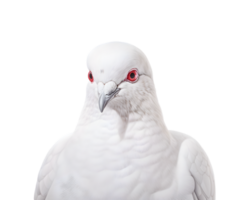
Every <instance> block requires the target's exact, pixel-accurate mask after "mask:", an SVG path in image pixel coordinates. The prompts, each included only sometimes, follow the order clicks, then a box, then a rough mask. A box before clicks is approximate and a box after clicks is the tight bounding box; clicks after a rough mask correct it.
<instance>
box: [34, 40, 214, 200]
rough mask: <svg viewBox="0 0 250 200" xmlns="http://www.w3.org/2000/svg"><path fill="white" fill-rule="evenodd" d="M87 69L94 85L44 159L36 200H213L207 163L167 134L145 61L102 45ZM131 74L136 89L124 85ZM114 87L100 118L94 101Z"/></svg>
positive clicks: (183, 140)
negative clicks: (71, 127) (71, 126)
mask: <svg viewBox="0 0 250 200" xmlns="http://www.w3.org/2000/svg"><path fill="white" fill-rule="evenodd" d="M88 67H89V69H90V70H91V71H92V74H93V76H94V83H89V84H88V86H87V95H86V101H85V105H84V108H83V111H82V114H81V117H80V119H79V123H78V125H77V127H76V130H75V131H74V133H73V134H72V135H71V136H70V137H69V138H68V139H64V140H62V141H61V142H59V143H57V144H56V145H55V147H53V148H52V150H51V151H50V152H49V154H48V156H47V157H46V159H45V161H44V164H43V165H42V168H41V171H40V173H39V177H38V182H37V187H36V191H35V200H45V199H46V200H59V199H60V200H61V199H65V200H72V199H74V200H84V199H86V200H103V199H108V200H118V199H119V200H123V199H124V200H125V199H126V200H139V199H141V200H149V199H154V200H166V199H167V200H197V199H198V200H203V199H206V200H214V199H215V185H214V178H213V172H212V168H211V165H210V163H209V160H208V157H207V156H206V154H205V152H204V151H203V150H202V148H201V147H200V145H199V144H198V143H197V142H196V141H195V140H193V139H192V138H190V137H189V136H187V135H184V134H182V133H178V132H173V131H168V130H167V128H166V126H165V123H164V120H163V117H162V113H161V109H160V106H159V104H158V100H157V97H156V92H155V87H154V82H153V79H152V72H151V68H150V65H149V63H148V61H147V59H146V57H145V55H144V54H143V53H142V52H141V51H140V50H138V49H137V48H136V47H134V46H132V45H128V44H125V43H118V42H115V43H108V44H104V45H101V46H99V47H97V48H96V49H95V50H93V51H92V52H91V53H90V55H89V58H88ZM133 68H136V69H137V70H138V71H139V74H140V77H139V80H138V81H137V82H136V83H134V84H133V83H130V82H126V81H124V79H125V78H126V76H127V73H128V72H129V70H130V69H133ZM117 87H118V88H120V89H121V90H120V92H119V93H118V94H117V95H116V97H115V98H113V99H112V100H111V101H110V102H109V103H108V105H107V107H106V108H105V110H104V112H103V113H101V112H100V111H99V107H98V97H99V95H100V94H102V93H105V94H109V93H110V92H112V91H114V90H115V89H116V88H117Z"/></svg>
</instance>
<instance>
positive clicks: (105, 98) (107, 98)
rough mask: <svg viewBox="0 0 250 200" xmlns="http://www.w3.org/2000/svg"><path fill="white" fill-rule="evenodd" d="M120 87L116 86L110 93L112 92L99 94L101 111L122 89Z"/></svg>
mask: <svg viewBox="0 0 250 200" xmlns="http://www.w3.org/2000/svg"><path fill="white" fill-rule="evenodd" d="M120 90H121V89H120V88H116V89H115V91H114V92H112V93H110V94H104V93H102V94H101V95H100V96H99V109H100V111H101V112H103V110H104V108H105V107H106V105H107V104H108V102H109V101H110V100H111V99H113V98H114V97H115V95H116V94H118V92H119V91H120Z"/></svg>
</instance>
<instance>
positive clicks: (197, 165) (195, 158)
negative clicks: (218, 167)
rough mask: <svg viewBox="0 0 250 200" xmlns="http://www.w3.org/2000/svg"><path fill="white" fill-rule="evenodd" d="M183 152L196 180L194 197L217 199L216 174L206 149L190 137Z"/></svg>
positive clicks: (182, 148)
mask: <svg viewBox="0 0 250 200" xmlns="http://www.w3.org/2000/svg"><path fill="white" fill-rule="evenodd" d="M181 152H182V155H183V156H184V157H185V160H186V162H187V166H188V168H189V173H190V174H191V176H192V177H193V179H194V182H195V189H194V192H193V194H192V195H193V199H194V200H215V183H214V175H213V171H212V167H211V164H210V162H209V159H208V157H207V155H206V153H205V151H204V150H203V149H202V147H201V146H200V145H199V144H198V143H197V142H196V141H195V140H194V139H191V138H190V139H187V140H185V141H184V142H183V144H182V147H181Z"/></svg>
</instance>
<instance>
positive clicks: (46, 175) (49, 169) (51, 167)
mask: <svg viewBox="0 0 250 200" xmlns="http://www.w3.org/2000/svg"><path fill="white" fill-rule="evenodd" d="M67 141H68V139H67V138H65V139H61V140H59V141H58V142H57V143H56V144H55V145H54V146H53V147H52V148H51V149H50V151H49V153H48V154H47V156H46V158H45V160H44V161H43V164H42V167H41V169H40V172H39V174H38V179H37V184H36V189H35V195H34V200H45V199H46V196H47V194H48V191H49V189H50V187H51V185H52V183H53V181H54V176H55V171H56V167H57V159H58V157H59V155H60V153H61V152H62V150H63V149H64V146H65V144H66V142H67Z"/></svg>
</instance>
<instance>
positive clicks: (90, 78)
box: [88, 71, 94, 83]
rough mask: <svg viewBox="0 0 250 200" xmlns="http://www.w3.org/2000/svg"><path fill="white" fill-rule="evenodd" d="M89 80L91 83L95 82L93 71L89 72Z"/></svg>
mask: <svg viewBox="0 0 250 200" xmlns="http://www.w3.org/2000/svg"><path fill="white" fill-rule="evenodd" d="M88 78H89V80H90V82H91V83H92V82H93V81H94V77H93V75H92V72H91V71H89V73H88Z"/></svg>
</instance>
